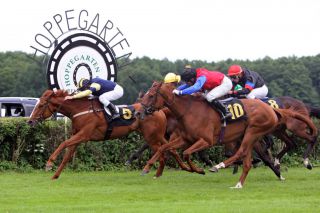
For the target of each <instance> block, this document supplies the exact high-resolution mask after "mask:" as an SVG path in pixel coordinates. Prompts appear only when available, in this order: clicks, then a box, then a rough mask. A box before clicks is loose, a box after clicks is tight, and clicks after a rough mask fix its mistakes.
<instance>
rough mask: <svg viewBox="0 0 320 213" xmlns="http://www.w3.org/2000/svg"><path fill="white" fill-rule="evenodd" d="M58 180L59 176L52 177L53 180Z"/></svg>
mask: <svg viewBox="0 0 320 213" xmlns="http://www.w3.org/2000/svg"><path fill="white" fill-rule="evenodd" d="M58 178H59V176H56V175H53V176H52V177H51V180H57V179H58Z"/></svg>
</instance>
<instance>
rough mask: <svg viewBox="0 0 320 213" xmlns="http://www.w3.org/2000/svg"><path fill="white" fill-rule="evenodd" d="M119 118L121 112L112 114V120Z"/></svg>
mask: <svg viewBox="0 0 320 213" xmlns="http://www.w3.org/2000/svg"><path fill="white" fill-rule="evenodd" d="M117 118H120V114H119V113H116V114H113V115H112V116H111V120H115V119H117Z"/></svg>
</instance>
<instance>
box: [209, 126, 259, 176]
mask: <svg viewBox="0 0 320 213" xmlns="http://www.w3.org/2000/svg"><path fill="white" fill-rule="evenodd" d="M257 138H258V137H257V135H254V134H251V133H249V132H247V133H246V134H245V135H244V137H243V140H242V143H241V145H240V148H239V149H238V151H237V152H236V153H235V154H234V155H233V156H232V157H230V158H228V159H227V160H225V161H223V162H221V163H219V164H218V165H215V166H213V167H212V168H210V169H209V171H210V172H217V171H218V170H219V169H221V168H226V167H228V166H230V165H231V164H233V163H234V162H236V161H237V160H240V159H241V158H242V157H244V156H245V155H247V153H248V151H250V152H251V151H252V148H253V145H252V144H254V142H255V141H256V140H257Z"/></svg>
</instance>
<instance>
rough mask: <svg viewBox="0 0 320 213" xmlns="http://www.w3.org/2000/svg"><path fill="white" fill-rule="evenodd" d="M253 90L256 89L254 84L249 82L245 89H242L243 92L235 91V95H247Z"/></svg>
mask: <svg viewBox="0 0 320 213" xmlns="http://www.w3.org/2000/svg"><path fill="white" fill-rule="evenodd" d="M253 89H254V83H253V82H250V81H247V82H246V84H245V85H244V88H242V89H241V90H234V91H233V94H235V95H246V94H249V93H250V92H251V91H252V90H253Z"/></svg>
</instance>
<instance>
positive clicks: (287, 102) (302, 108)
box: [274, 96, 320, 169]
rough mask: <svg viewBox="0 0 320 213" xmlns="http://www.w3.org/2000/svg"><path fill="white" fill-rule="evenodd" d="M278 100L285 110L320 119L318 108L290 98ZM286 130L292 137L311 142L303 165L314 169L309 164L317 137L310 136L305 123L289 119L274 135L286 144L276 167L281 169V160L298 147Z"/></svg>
mask: <svg viewBox="0 0 320 213" xmlns="http://www.w3.org/2000/svg"><path fill="white" fill-rule="evenodd" d="M276 99H278V100H279V101H280V102H281V103H282V105H283V108H284V109H292V110H294V111H295V112H298V113H300V114H302V115H305V116H309V117H316V118H319V119H320V109H319V108H317V107H312V106H310V105H306V104H304V103H303V102H302V101H300V100H298V99H295V98H292V97H289V96H281V97H277V98H276ZM286 129H288V130H289V131H290V132H292V135H294V136H297V137H299V138H303V139H305V140H307V141H308V142H309V143H308V147H307V149H306V151H305V152H304V154H303V159H304V161H303V164H304V166H305V167H306V168H308V169H312V165H311V163H310V162H309V159H308V156H309V154H310V152H311V151H312V149H313V147H314V146H315V144H316V142H317V137H313V136H311V135H310V134H309V132H308V128H307V125H306V124H305V123H303V122H301V121H300V120H297V119H294V118H288V119H287V121H286V124H285V125H282V126H281V127H279V128H278V129H277V130H276V131H275V132H274V135H275V136H276V137H277V138H279V139H280V140H282V141H283V142H284V143H285V146H284V148H283V149H282V150H281V151H280V152H279V153H278V154H277V156H276V157H275V165H276V166H278V167H279V166H280V160H281V158H282V157H283V156H284V154H285V153H287V152H288V151H289V150H291V149H293V148H295V147H296V143H295V142H294V141H295V140H294V138H293V136H289V135H288V134H287V132H286Z"/></svg>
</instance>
